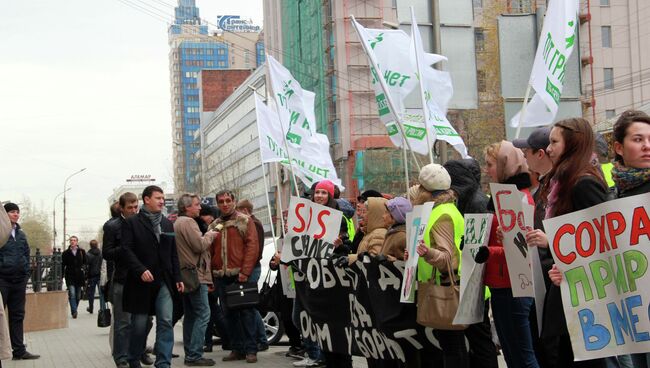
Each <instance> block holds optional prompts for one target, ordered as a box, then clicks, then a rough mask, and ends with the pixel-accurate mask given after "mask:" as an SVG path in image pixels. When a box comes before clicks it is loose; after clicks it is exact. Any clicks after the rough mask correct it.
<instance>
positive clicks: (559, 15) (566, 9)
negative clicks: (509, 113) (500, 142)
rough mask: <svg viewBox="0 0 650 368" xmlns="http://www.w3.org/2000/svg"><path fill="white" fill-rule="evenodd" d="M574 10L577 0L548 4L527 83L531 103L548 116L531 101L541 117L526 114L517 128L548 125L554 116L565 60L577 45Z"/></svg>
mask: <svg viewBox="0 0 650 368" xmlns="http://www.w3.org/2000/svg"><path fill="white" fill-rule="evenodd" d="M578 6H579V4H578V0H550V1H549V2H548V9H547V10H546V15H545V16H544V26H543V27H542V33H541V35H540V39H539V44H538V45H537V53H536V54H535V63H534V64H533V70H532V72H531V74H530V81H529V82H528V83H530V85H531V86H532V87H533V89H534V90H535V96H534V97H533V99H535V97H538V100H541V102H543V103H544V105H546V107H547V109H548V113H546V112H545V111H544V110H542V109H541V107H540V106H539V102H540V101H532V100H531V103H533V102H534V103H535V106H533V109H534V111H537V112H541V113H542V114H541V115H534V114H533V113H528V112H526V116H524V120H523V121H522V124H521V126H538V125H548V124H550V123H552V122H553V119H555V115H557V110H558V107H559V106H560V96H561V95H562V89H563V88H564V79H565V77H566V68H567V65H568V62H569V57H570V56H571V53H572V52H573V49H574V48H575V46H576V42H578V38H577V30H578ZM549 117H550V121H549ZM542 122H544V123H542ZM513 124H514V125H513ZM510 125H511V126H518V125H519V120H517V121H516V122H514V121H511V122H510Z"/></svg>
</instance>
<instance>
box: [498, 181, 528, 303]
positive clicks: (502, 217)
mask: <svg viewBox="0 0 650 368" xmlns="http://www.w3.org/2000/svg"><path fill="white" fill-rule="evenodd" d="M490 191H491V192H492V201H494V208H495V211H496V217H497V221H498V222H499V227H500V228H501V231H502V232H503V249H504V252H505V254H506V262H507V264H508V273H509V274H510V286H511V287H512V295H513V296H514V297H533V296H535V293H534V289H533V275H532V271H531V269H530V257H529V254H528V253H529V252H528V244H526V232H528V228H531V229H532V227H533V215H534V210H535V207H534V206H533V205H531V204H528V199H527V197H526V194H524V193H523V192H520V191H519V190H518V189H517V187H516V186H515V185H512V184H497V183H490Z"/></svg>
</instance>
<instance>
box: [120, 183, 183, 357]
mask: <svg viewBox="0 0 650 368" xmlns="http://www.w3.org/2000/svg"><path fill="white" fill-rule="evenodd" d="M142 200H143V201H144V206H142V208H141V209H140V212H139V213H138V214H137V215H134V216H132V217H130V218H128V219H127V220H126V222H125V223H124V225H123V226H122V255H121V257H120V260H121V261H123V263H124V266H125V267H126V269H127V272H128V274H127V282H126V283H125V284H124V300H123V303H122V306H123V308H124V311H125V312H129V313H131V323H132V325H131V328H132V331H131V339H130V341H129V357H128V362H129V366H130V367H140V357H141V356H142V353H144V346H145V343H146V338H147V318H148V316H149V315H154V314H155V316H156V344H155V347H154V350H155V351H156V363H155V365H156V367H160V368H167V367H171V358H172V349H173V347H174V330H173V325H172V311H173V303H172V293H175V292H177V291H178V292H183V283H182V282H181V276H180V268H179V264H178V254H177V252H176V242H175V239H174V226H173V224H172V223H171V222H170V221H169V220H167V218H165V217H164V216H163V215H162V209H163V206H164V205H165V196H164V194H163V190H162V189H161V188H160V187H157V186H155V185H150V186H148V187H146V188H145V189H144V191H143V193H142Z"/></svg>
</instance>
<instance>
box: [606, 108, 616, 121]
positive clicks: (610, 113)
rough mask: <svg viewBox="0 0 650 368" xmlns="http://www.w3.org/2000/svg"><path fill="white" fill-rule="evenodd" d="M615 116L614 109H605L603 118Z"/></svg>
mask: <svg viewBox="0 0 650 368" xmlns="http://www.w3.org/2000/svg"><path fill="white" fill-rule="evenodd" d="M615 116H616V110H605V118H606V119H612V118H613V117H615Z"/></svg>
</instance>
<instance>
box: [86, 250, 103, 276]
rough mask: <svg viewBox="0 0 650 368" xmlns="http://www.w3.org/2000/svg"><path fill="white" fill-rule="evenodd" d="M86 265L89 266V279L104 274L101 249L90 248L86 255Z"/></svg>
mask: <svg viewBox="0 0 650 368" xmlns="http://www.w3.org/2000/svg"><path fill="white" fill-rule="evenodd" d="M86 265H87V266H88V274H87V275H86V276H87V277H88V278H89V279H90V278H93V277H99V276H100V275H101V273H102V251H101V250H99V248H92V247H91V248H90V250H88V252H87V253H86Z"/></svg>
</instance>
